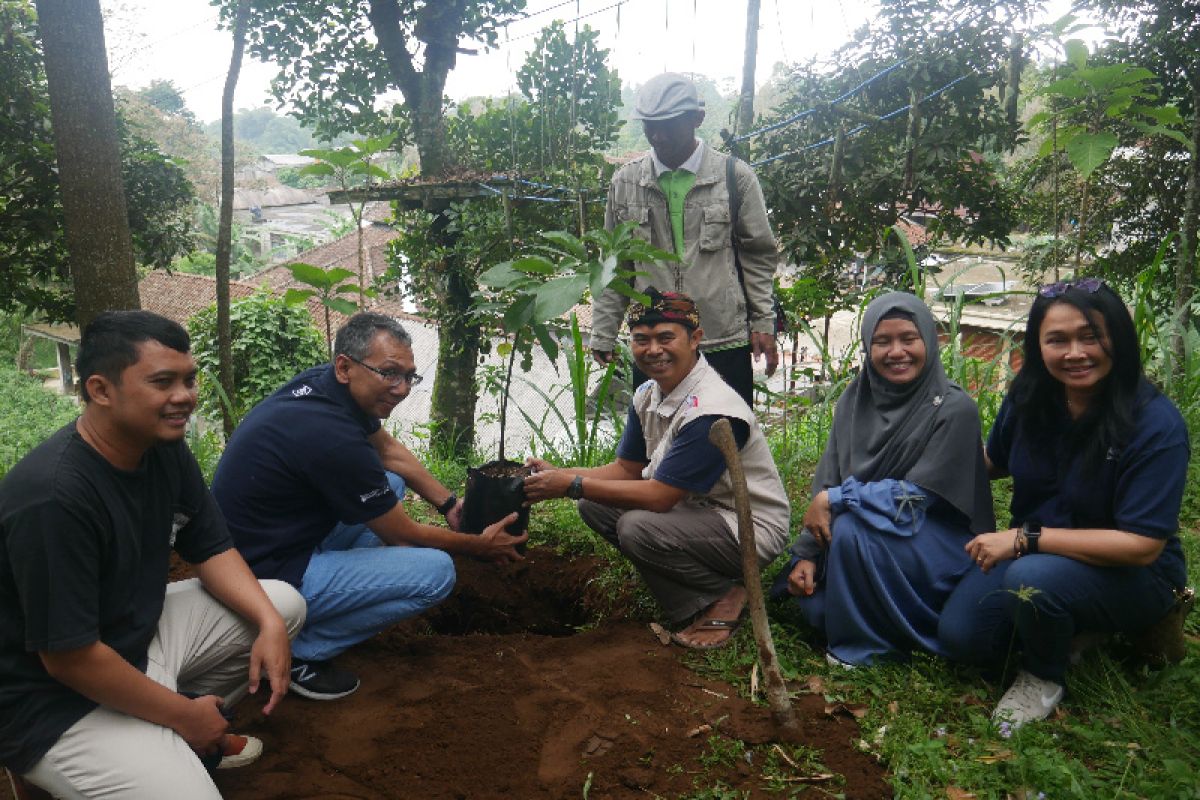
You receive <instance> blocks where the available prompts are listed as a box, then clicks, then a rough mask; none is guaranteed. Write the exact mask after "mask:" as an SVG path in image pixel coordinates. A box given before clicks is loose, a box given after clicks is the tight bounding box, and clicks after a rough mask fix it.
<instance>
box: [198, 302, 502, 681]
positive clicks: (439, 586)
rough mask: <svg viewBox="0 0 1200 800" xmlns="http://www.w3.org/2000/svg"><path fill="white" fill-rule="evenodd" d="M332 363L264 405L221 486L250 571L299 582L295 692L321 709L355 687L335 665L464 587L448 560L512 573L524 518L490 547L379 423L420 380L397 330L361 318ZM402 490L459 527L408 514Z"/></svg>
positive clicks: (243, 428)
mask: <svg viewBox="0 0 1200 800" xmlns="http://www.w3.org/2000/svg"><path fill="white" fill-rule="evenodd" d="M334 354H335V355H334V359H333V362H332V363H330V364H325V365H323V366H320V367H315V368H313V369H310V370H307V371H306V372H303V373H301V374H300V375H298V376H297V377H296V378H295V379H293V380H292V381H290V382H289V383H287V384H285V385H284V386H283V387H282V388H281V389H279V390H278V391H276V392H275V393H274V394H273V395H271V396H270V397H268V398H267V399H266V400H263V401H262V402H261V403H259V404H258V405H257V406H255V407H254V409H253V410H252V411H251V412H250V413H249V414H248V415H247V416H246V419H245V420H243V421H242V424H241V425H239V426H238V429H237V431H236V432H234V434H233V437H232V438H231V439H230V440H229V446H228V447H227V448H226V449H225V453H224V455H223V456H222V457H221V462H220V464H218V465H217V473H216V475H215V476H214V478H213V495H214V496H215V497H216V499H217V502H218V503H219V504H220V506H221V511H222V512H223V513H224V515H225V519H226V520H227V521H228V524H229V530H230V532H231V533H232V534H233V539H234V542H235V543H236V544H237V547H238V550H240V551H241V553H242V555H243V556H244V557H245V559H246V562H247V563H248V564H249V565H250V568H251V569H252V570H254V573H255V574H256V575H257V576H258V577H260V578H277V579H279V580H283V581H287V582H288V583H290V584H292V585H293V586H295V587H296V588H297V589H299V590H300V593H301V594H302V595H303V596H304V599H305V602H306V603H307V604H308V621H307V623H306V624H305V627H304V630H302V631H301V632H300V635H299V636H297V637H296V640H295V641H294V642H293V643H292V681H291V688H292V691H294V692H296V693H297V694H299V695H301V696H303V697H308V698H310V699H313V700H334V699H337V698H339V697H344V696H346V695H348V694H350V693H351V692H353V691H355V690H356V689H357V688H358V685H359V681H358V677H357V676H355V675H354V674H352V673H350V672H348V671H346V670H344V669H341V668H339V667H337V666H335V665H334V664H333V663H332V659H333V658H335V657H337V656H338V655H340V654H341V653H342V652H344V651H345V650H346V649H348V648H349V647H352V646H353V645H355V644H357V643H358V642H361V641H363V640H365V639H369V638H370V637H371V636H374V635H375V634H376V633H378V632H380V631H382V630H384V629H385V628H387V627H388V626H390V625H392V624H394V623H396V622H398V621H400V620H402V619H404V618H406V617H410V616H413V615H414V614H419V613H420V612H421V611H423V610H425V609H427V608H429V607H430V606H432V605H435V604H436V603H439V602H441V601H442V600H444V599H445V597H446V596H447V595H448V594H449V593H450V590H451V589H452V588H453V586H454V564H453V562H452V561H451V560H450V556H449V555H448V554H449V553H457V554H462V555H470V556H475V557H476V558H482V559H486V560H489V561H497V562H501V563H503V562H506V561H512V560H516V559H519V558H520V556H518V555H517V553H516V551H515V550H514V549H513V548H514V545H517V544H520V543H521V542H523V541H525V539H526V536H525V535H524V534H523V535H522V536H520V537H514V536H510V535H508V534H507V533H505V532H504V530H503V528H504V526H505V525H507V524H510V523H512V522H513V521H514V520H515V518H516V515H511V516H510V517H509V518H507V519H505V520H501V521H500V522H499V523H497V524H495V525H492V526H490V527H488V528H486V529H485V530H484V532H483V534H482V535H481V536H473V535H470V534H465V533H460V532H458V531H459V528H460V523H461V517H462V507H461V504H460V503H459V502H458V498H457V497H456V496H455V495H454V494H452V493H451V492H450V491H449V490H448V489H446V487H444V486H443V485H442V484H441V482H439V481H438V480H437V478H435V477H434V476H433V475H432V474H430V472H429V470H427V469H426V468H425V466H424V465H423V464H421V462H420V461H418V460H417V459H416V457H415V456H414V455H413V454H412V453H411V452H410V451H409V450H408V448H407V447H405V446H404V445H403V444H401V443H400V442H399V441H398V440H397V439H396V438H395V437H393V436H392V435H391V434H390V433H388V432H387V431H386V430H385V429H384V428H383V427H382V425H381V424H380V420H381V419H384V418H386V417H387V416H388V415H389V414H391V413H392V409H393V408H395V407H396V405H398V404H399V403H400V402H401V401H402V400H404V398H405V397H407V396H408V393H409V390H410V389H411V387H412V386H413V385H415V384H417V383H418V382H420V380H421V376H420V375H418V374H417V372H416V368H415V361H414V359H413V352H412V340H411V338H410V337H409V335H408V333H407V331H405V330H404V328H403V327H402V326H401V325H400V323H398V322H397V321H396V320H394V319H392V318H391V317H387V316H384V315H382V314H374V313H361V314H355V315H354V316H353V317H351V318H350V320H349V321H347V322H346V324H345V325H343V326H342V327H341V328H340V329H339V330H338V332H337V337H336V339H335V342H334ZM406 486H408V487H411V488H412V490H413V491H414V492H416V493H417V494H418V495H420V496H421V497H423V498H425V499H426V500H427V501H429V503H431V504H432V505H433V506H434V507H436V508H437V509H438V511H440V512H441V513H442V515H443V516H445V518H446V522H447V523H448V525H449V530H448V529H447V528H442V527H438V526H435V525H422V524H420V523H418V522H416V521H415V520H413V519H412V518H411V517H409V516H408V515H407V514H406V513H405V512H404V506H403V503H402V502H401V501H402V498H403V497H404V490H405V487H406ZM386 545H402V546H398V547H389V546H386Z"/></svg>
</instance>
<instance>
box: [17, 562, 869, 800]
mask: <svg viewBox="0 0 1200 800" xmlns="http://www.w3.org/2000/svg"><path fill="white" fill-rule="evenodd" d="M458 566H459V580H458V585H457V587H456V589H455V591H454V594H453V595H452V596H451V597H450V598H449V599H448V600H447V602H446V603H444V604H443V605H442V606H441V607H439V608H437V609H435V610H434V611H432V612H431V613H430V614H428V615H426V616H425V617H423V618H422V619H420V620H415V621H411V622H409V623H407V624H405V625H402V626H399V627H397V628H395V629H393V630H391V631H388V632H386V633H384V634H381V635H380V636H377V637H375V638H374V639H372V640H371V641H368V642H364V643H363V644H361V645H359V646H358V647H356V648H353V649H352V650H351V651H350V652H348V653H346V654H345V655H343V656H342V657H341V658H340V659H339V663H340V664H341V665H342V666H345V667H346V668H348V669H352V670H354V671H356V672H357V673H358V674H359V675H360V677H361V678H362V687H361V688H360V689H359V690H358V692H356V693H355V694H353V695H351V696H350V697H347V698H344V699H342V700H338V701H333V702H313V701H309V700H305V699H303V698H300V697H296V696H292V697H289V698H288V699H287V701H286V702H284V703H283V704H282V705H281V706H280V708H279V709H278V710H277V711H276V712H275V713H274V714H272V716H271V717H270V718H269V719H268V718H264V717H263V716H262V715H261V713H259V712H258V710H257V707H256V706H255V703H256V701H255V700H254V699H253V698H251V699H250V700H248V701H247V702H244V703H243V704H241V706H240V707H239V709H238V710H239V719H238V721H237V724H236V726H235V727H236V729H237V730H239V731H243V732H246V733H250V734H253V735H255V736H258V737H260V738H262V739H263V740H264V743H265V745H266V753H265V754H264V756H263V757H262V759H261V760H260V761H259V762H258V763H257V764H255V765H253V766H250V767H246V768H244V769H239V770H232V771H227V772H222V773H218V776H217V784H218V786H219V787H220V788H221V791H222V793H223V794H224V796H225V797H226V798H230V799H231V800H241V799H245V800H249V799H250V798H255V799H256V800H257V799H258V798H280V799H282V798H289V799H298V798H339V799H340V798H361V799H363V800H367V799H368V798H370V799H371V800H374V799H375V798H406V799H411V798H419V799H421V800H426V799H427V800H441V799H442V798H446V799H454V798H517V799H518V800H526V799H533V798H547V799H549V798H578V797H587V798H592V800H598V799H600V798H649V797H676V796H679V795H681V794H691V793H694V792H696V791H697V789H700V788H704V787H708V786H713V785H716V783H717V782H718V781H720V782H722V783H724V784H725V785H726V786H728V787H731V788H733V789H736V790H739V792H743V791H748V792H749V794H750V796H751V797H755V798H760V797H762V798H766V797H771V798H778V797H781V796H786V797H807V796H812V797H818V796H828V794H829V793H834V794H842V795H844V796H845V797H847V798H882V797H890V796H891V791H890V789H889V787H888V785H887V784H886V781H885V775H884V771H883V769H882V767H881V766H880V765H878V764H877V763H876V762H875V761H874V760H873V759H871V758H870V757H869V756H867V755H865V754H863V753H861V752H859V751H858V750H857V749H856V748H855V747H853V742H855V741H857V739H858V738H859V731H858V727H857V724H856V723H855V722H854V720H853V719H849V718H847V717H844V716H831V715H829V714H827V713H826V709H825V701H824V700H823V698H821V697H819V696H813V695H803V696H801V697H799V698H798V700H797V706H798V710H799V712H800V717H801V719H802V728H801V732H800V737H799V739H798V740H797V739H794V738H793V739H792V740H791V741H792V743H802V744H806V745H808V746H809V747H811V748H814V749H815V750H817V751H819V752H820V753H821V754H822V755H821V761H822V763H823V766H824V768H825V770H827V771H828V772H829V773H835V774H836V775H837V776H839V777H836V778H833V779H829V778H827V777H826V778H819V777H818V779H817V781H816V782H815V783H813V784H808V783H805V782H804V780H803V779H806V778H813V777H814V776H813V775H811V774H810V775H805V774H804V773H803V772H802V771H800V769H802V767H799V765H798V770H797V771H796V772H795V774H794V775H793V776H792V777H793V778H794V782H789V783H788V784H787V786H788V789H789V790H791V791H793V792H797V793H796V794H787V793H785V794H783V795H781V794H780V793H779V792H777V791H776V792H768V791H767V790H766V788H765V782H764V780H763V778H762V775H761V772H762V769H761V768H762V764H761V763H760V761H761V759H756V760H755V762H754V763H747V762H746V761H745V760H744V759H728V758H726V759H714V758H713V757H712V755H711V753H712V749H711V748H710V746H709V744H708V739H709V737H710V736H711V735H712V733H713V732H719V733H721V734H724V735H727V736H730V737H733V738H738V739H742V740H743V741H746V742H750V743H755V744H762V743H768V742H786V741H787V740H785V738H784V737H782V736H781V735H780V733H779V732H778V731H776V730H774V728H773V726H772V724H771V721H770V717H769V714H768V713H767V711H766V709H764V708H761V707H758V706H755V705H752V704H751V703H749V702H747V701H745V700H742V699H739V698H738V697H737V695H736V692H735V690H734V689H733V688H732V687H731V686H729V685H727V684H724V683H720V682H716V681H712V680H708V679H705V678H702V677H699V676H697V674H696V673H694V672H692V671H690V670H689V669H687V667H685V666H684V664H683V662H682V658H681V656H682V653H683V651H682V650H681V649H680V648H678V647H674V646H672V647H664V646H662V645H661V644H660V643H659V642H658V640H657V639H656V638H655V637H654V635H653V634H652V633H651V632H650V631H649V629H648V627H647V625H646V624H645V622H633V621H620V620H618V621H607V622H603V623H601V624H599V625H595V626H594V627H590V626H589V623H590V622H591V620H592V619H593V616H594V615H593V613H592V609H593V608H594V607H595V602H594V601H595V599H596V598H595V596H594V590H593V589H591V588H590V583H589V581H590V579H591V577H592V576H593V574H594V572H595V568H596V565H595V563H594V562H593V561H592V560H590V559H578V558H576V559H569V558H566V557H563V556H560V555H558V554H556V553H555V552H553V551H551V550H548V549H545V548H536V547H535V548H530V550H529V553H528V558H527V560H526V561H525V562H523V563H521V564H517V565H511V566H507V567H494V566H491V565H485V564H479V563H475V562H469V561H462V562H460V563H459V564H458ZM702 759H703V760H702ZM585 785H588V789H587V791H586V793H585V789H584V787H585ZM818 787H819V788H818ZM805 789H807V791H804V790H805ZM0 796H3V790H0ZM737 796H739V797H740V796H741V794H738V795H737Z"/></svg>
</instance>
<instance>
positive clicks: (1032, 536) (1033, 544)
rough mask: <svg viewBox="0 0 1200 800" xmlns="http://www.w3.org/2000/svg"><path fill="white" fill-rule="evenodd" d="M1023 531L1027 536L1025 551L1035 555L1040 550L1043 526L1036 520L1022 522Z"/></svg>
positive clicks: (1025, 536)
mask: <svg viewBox="0 0 1200 800" xmlns="http://www.w3.org/2000/svg"><path fill="white" fill-rule="evenodd" d="M1021 533H1022V534H1023V535H1024V538H1025V552H1026V553H1027V554H1029V555H1033V554H1034V553H1037V552H1038V545H1039V544H1040V542H1039V540H1040V539H1041V538H1042V526H1041V525H1039V524H1037V523H1036V522H1034V523H1030V522H1023V523H1021Z"/></svg>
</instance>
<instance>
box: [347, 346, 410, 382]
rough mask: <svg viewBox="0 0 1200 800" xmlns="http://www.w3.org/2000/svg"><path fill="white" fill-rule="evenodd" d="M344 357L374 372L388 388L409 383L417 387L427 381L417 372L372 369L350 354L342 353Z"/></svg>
mask: <svg viewBox="0 0 1200 800" xmlns="http://www.w3.org/2000/svg"><path fill="white" fill-rule="evenodd" d="M342 355H344V356H346V358H348V359H350V360H351V361H353V362H354V363H355V364H358V365H359V366H360V367H366V368H367V369H369V370H371V372H374V373H375V374H376V375H378V376H379V377H380V378H382V379H383V382H384V383H386V384H387V385H388V386H399V385H400V384H402V383H407V384H408V385H409V386H416V385H417V384H418V383H420V382H421V381H423V380H425V378H424V377H422V376H420V375H418V374H417V373H416V372H400V371H399V370H395V369H377V368H375V367H372V366H371V365H370V364H364V363H363V362H361V361H359V360H358V359H357V358H355V357H354V356H352V355H350V354H348V353H342Z"/></svg>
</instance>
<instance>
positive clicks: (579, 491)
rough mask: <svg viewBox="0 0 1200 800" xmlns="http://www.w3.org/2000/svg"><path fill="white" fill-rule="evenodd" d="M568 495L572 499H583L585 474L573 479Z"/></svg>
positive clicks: (568, 488)
mask: <svg viewBox="0 0 1200 800" xmlns="http://www.w3.org/2000/svg"><path fill="white" fill-rule="evenodd" d="M567 497H569V498H571V499H572V500H582V499H583V476H582V475H576V476H575V480H573V481H571V485H570V486H568V487H567Z"/></svg>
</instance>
